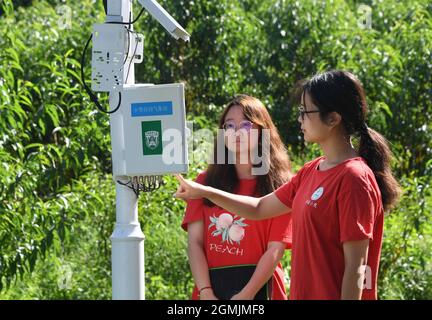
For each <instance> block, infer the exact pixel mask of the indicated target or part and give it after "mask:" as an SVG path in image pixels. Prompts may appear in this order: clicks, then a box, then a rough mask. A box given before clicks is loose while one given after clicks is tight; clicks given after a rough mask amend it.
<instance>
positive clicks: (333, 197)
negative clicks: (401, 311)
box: [275, 157, 384, 300]
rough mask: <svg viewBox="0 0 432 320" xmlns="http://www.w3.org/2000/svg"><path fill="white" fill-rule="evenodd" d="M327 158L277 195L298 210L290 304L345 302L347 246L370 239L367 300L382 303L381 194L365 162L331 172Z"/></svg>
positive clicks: (306, 167)
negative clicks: (379, 293) (379, 284)
mask: <svg viewBox="0 0 432 320" xmlns="http://www.w3.org/2000/svg"><path fill="white" fill-rule="evenodd" d="M323 158H324V157H320V158H318V159H315V160H313V161H311V162H309V163H307V164H306V165H304V167H303V168H302V169H300V171H299V172H298V173H297V175H296V176H295V177H294V178H292V179H291V181H290V182H288V183H286V184H284V185H283V186H281V187H280V188H279V189H278V190H276V191H275V194H276V196H277V197H278V198H279V200H280V201H281V202H283V203H284V204H285V205H286V206H288V207H290V208H292V212H291V217H292V228H293V242H292V259H291V287H290V299H340V298H341V292H342V279H343V273H344V268H345V263H344V253H343V243H344V242H347V241H358V240H364V239H370V244H369V252H368V261H367V266H369V267H370V269H369V268H368V267H366V279H365V287H364V289H363V295H362V299H365V300H366V299H367V300H371V299H377V279H378V267H379V257H380V254H381V243H382V235H383V224H384V213H383V207H382V201H381V193H380V189H379V187H378V184H377V182H376V180H375V176H374V174H373V172H372V170H371V169H370V168H369V167H368V166H367V164H366V162H365V161H364V159H363V158H361V157H357V158H352V159H348V160H346V161H344V162H342V163H340V164H339V165H337V166H335V167H333V168H331V169H329V170H325V171H320V170H319V169H318V166H319V163H320V162H321V161H322V160H323Z"/></svg>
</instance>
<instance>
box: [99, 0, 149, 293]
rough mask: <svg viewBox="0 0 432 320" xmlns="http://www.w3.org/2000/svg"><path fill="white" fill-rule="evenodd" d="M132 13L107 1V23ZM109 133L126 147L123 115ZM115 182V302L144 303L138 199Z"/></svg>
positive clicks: (121, 0) (128, 0)
mask: <svg viewBox="0 0 432 320" xmlns="http://www.w3.org/2000/svg"><path fill="white" fill-rule="evenodd" d="M131 12H132V0H108V10H107V20H108V19H110V20H112V19H113V18H114V19H115V18H116V16H117V17H121V18H119V20H120V21H123V22H128V21H129V14H131ZM131 28H132V26H131ZM132 52H133V51H132ZM129 54H131V50H130V48H129ZM131 61H132V59H128V61H127V63H126V65H125V66H124V71H123V73H124V76H123V78H124V79H125V80H126V75H127V73H128V69H129V63H131ZM134 71H135V70H134V64H133V63H132V65H131V66H130V71H129V77H128V79H127V83H128V84H129V83H131V84H133V83H135V75H134ZM109 100H110V109H111V110H113V109H114V108H115V107H116V106H117V103H118V92H111V93H110V99H109ZM120 108H123V106H121V107H120ZM110 130H111V144H112V145H113V144H115V143H120V144H122V145H123V146H124V140H123V139H124V137H123V130H122V115H121V112H116V113H114V114H111V116H110ZM113 149H114V148H113ZM113 179H114V182H115V184H116V224H115V227H114V232H113V234H112V235H111V244H112V251H111V266H112V298H113V299H114V300H144V299H145V279H144V234H143V232H142V231H141V227H140V224H139V221H138V199H137V196H136V195H135V193H134V192H133V191H132V190H131V189H130V188H128V187H125V186H123V185H121V184H119V183H117V180H120V181H122V182H123V183H126V182H127V177H121V176H114V177H113Z"/></svg>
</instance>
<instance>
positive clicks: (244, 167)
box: [235, 162, 254, 179]
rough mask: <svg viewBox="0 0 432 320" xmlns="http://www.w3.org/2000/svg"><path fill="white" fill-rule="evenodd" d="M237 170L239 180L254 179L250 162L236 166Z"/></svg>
mask: <svg viewBox="0 0 432 320" xmlns="http://www.w3.org/2000/svg"><path fill="white" fill-rule="evenodd" d="M235 169H236V172H237V177H238V178H239V179H253V178H254V176H253V175H252V164H251V163H250V162H248V163H244V164H240V163H236V164H235Z"/></svg>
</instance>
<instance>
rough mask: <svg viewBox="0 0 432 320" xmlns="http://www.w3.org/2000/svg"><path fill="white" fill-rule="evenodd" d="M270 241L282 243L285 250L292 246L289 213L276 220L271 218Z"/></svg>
mask: <svg viewBox="0 0 432 320" xmlns="http://www.w3.org/2000/svg"><path fill="white" fill-rule="evenodd" d="M270 241H279V242H283V243H285V245H286V248H287V249H291V246H292V222H291V213H286V214H283V215H281V216H278V217H276V218H272V222H271V227H270V236H269V242H270Z"/></svg>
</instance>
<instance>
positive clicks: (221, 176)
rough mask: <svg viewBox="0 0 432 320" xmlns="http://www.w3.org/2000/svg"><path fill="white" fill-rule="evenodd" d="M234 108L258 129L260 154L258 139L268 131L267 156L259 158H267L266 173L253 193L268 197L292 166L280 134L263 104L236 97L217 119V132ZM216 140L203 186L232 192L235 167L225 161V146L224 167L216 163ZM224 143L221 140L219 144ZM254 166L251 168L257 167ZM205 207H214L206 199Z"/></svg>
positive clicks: (258, 180) (235, 179) (288, 173)
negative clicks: (212, 161)
mask: <svg viewBox="0 0 432 320" xmlns="http://www.w3.org/2000/svg"><path fill="white" fill-rule="evenodd" d="M233 106H239V107H241V108H242V110H243V115H244V117H245V118H246V119H247V120H249V121H251V122H252V123H254V124H256V125H257V126H258V127H259V131H260V132H259V135H258V154H259V155H262V145H261V144H262V141H261V140H262V139H261V129H269V132H270V141H269V143H270V153H269V154H267V155H262V156H264V157H268V159H267V161H268V162H267V163H268V164H269V170H268V173H267V174H265V175H257V176H256V179H257V184H256V194H257V195H258V196H263V195H266V194H269V193H271V192H273V191H274V190H276V189H277V188H278V187H280V186H281V185H282V184H284V183H285V182H287V181H288V180H289V179H290V178H291V177H292V173H291V163H290V160H289V158H288V153H287V150H286V148H285V146H284V144H283V142H282V140H281V138H280V136H279V132H278V130H277V128H276V126H275V125H274V123H273V121H272V119H271V117H270V114H269V113H268V111H267V109H266V108H265V106H264V105H263V103H262V102H261V101H260V100H259V99H257V98H254V97H251V96H248V95H244V94H242V95H238V96H236V97H234V99H233V100H231V101H230V102H229V103H228V105H227V106H226V107H225V109H224V111H223V113H222V115H221V117H220V120H219V129H222V128H223V124H224V122H225V117H226V115H227V113H228V111H229V110H230V109H231V107H233ZM217 143H218V138H216V139H215V144H214V152H213V157H214V164H210V165H209V167H208V168H207V175H206V184H207V185H208V186H212V187H215V188H218V189H221V190H224V191H228V192H234V190H235V188H236V186H237V185H238V182H239V178H238V176H237V171H236V169H235V165H234V164H229V162H228V153H229V152H230V151H228V148H227V147H226V146H225V144H224V147H225V162H224V164H219V163H217V159H218V154H217V152H218V150H217V149H218V148H217ZM219 143H223V141H219ZM259 165H261V164H258V165H254V166H259ZM204 203H205V204H206V205H207V206H214V204H213V203H212V202H211V201H209V200H207V199H206V200H204Z"/></svg>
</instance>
